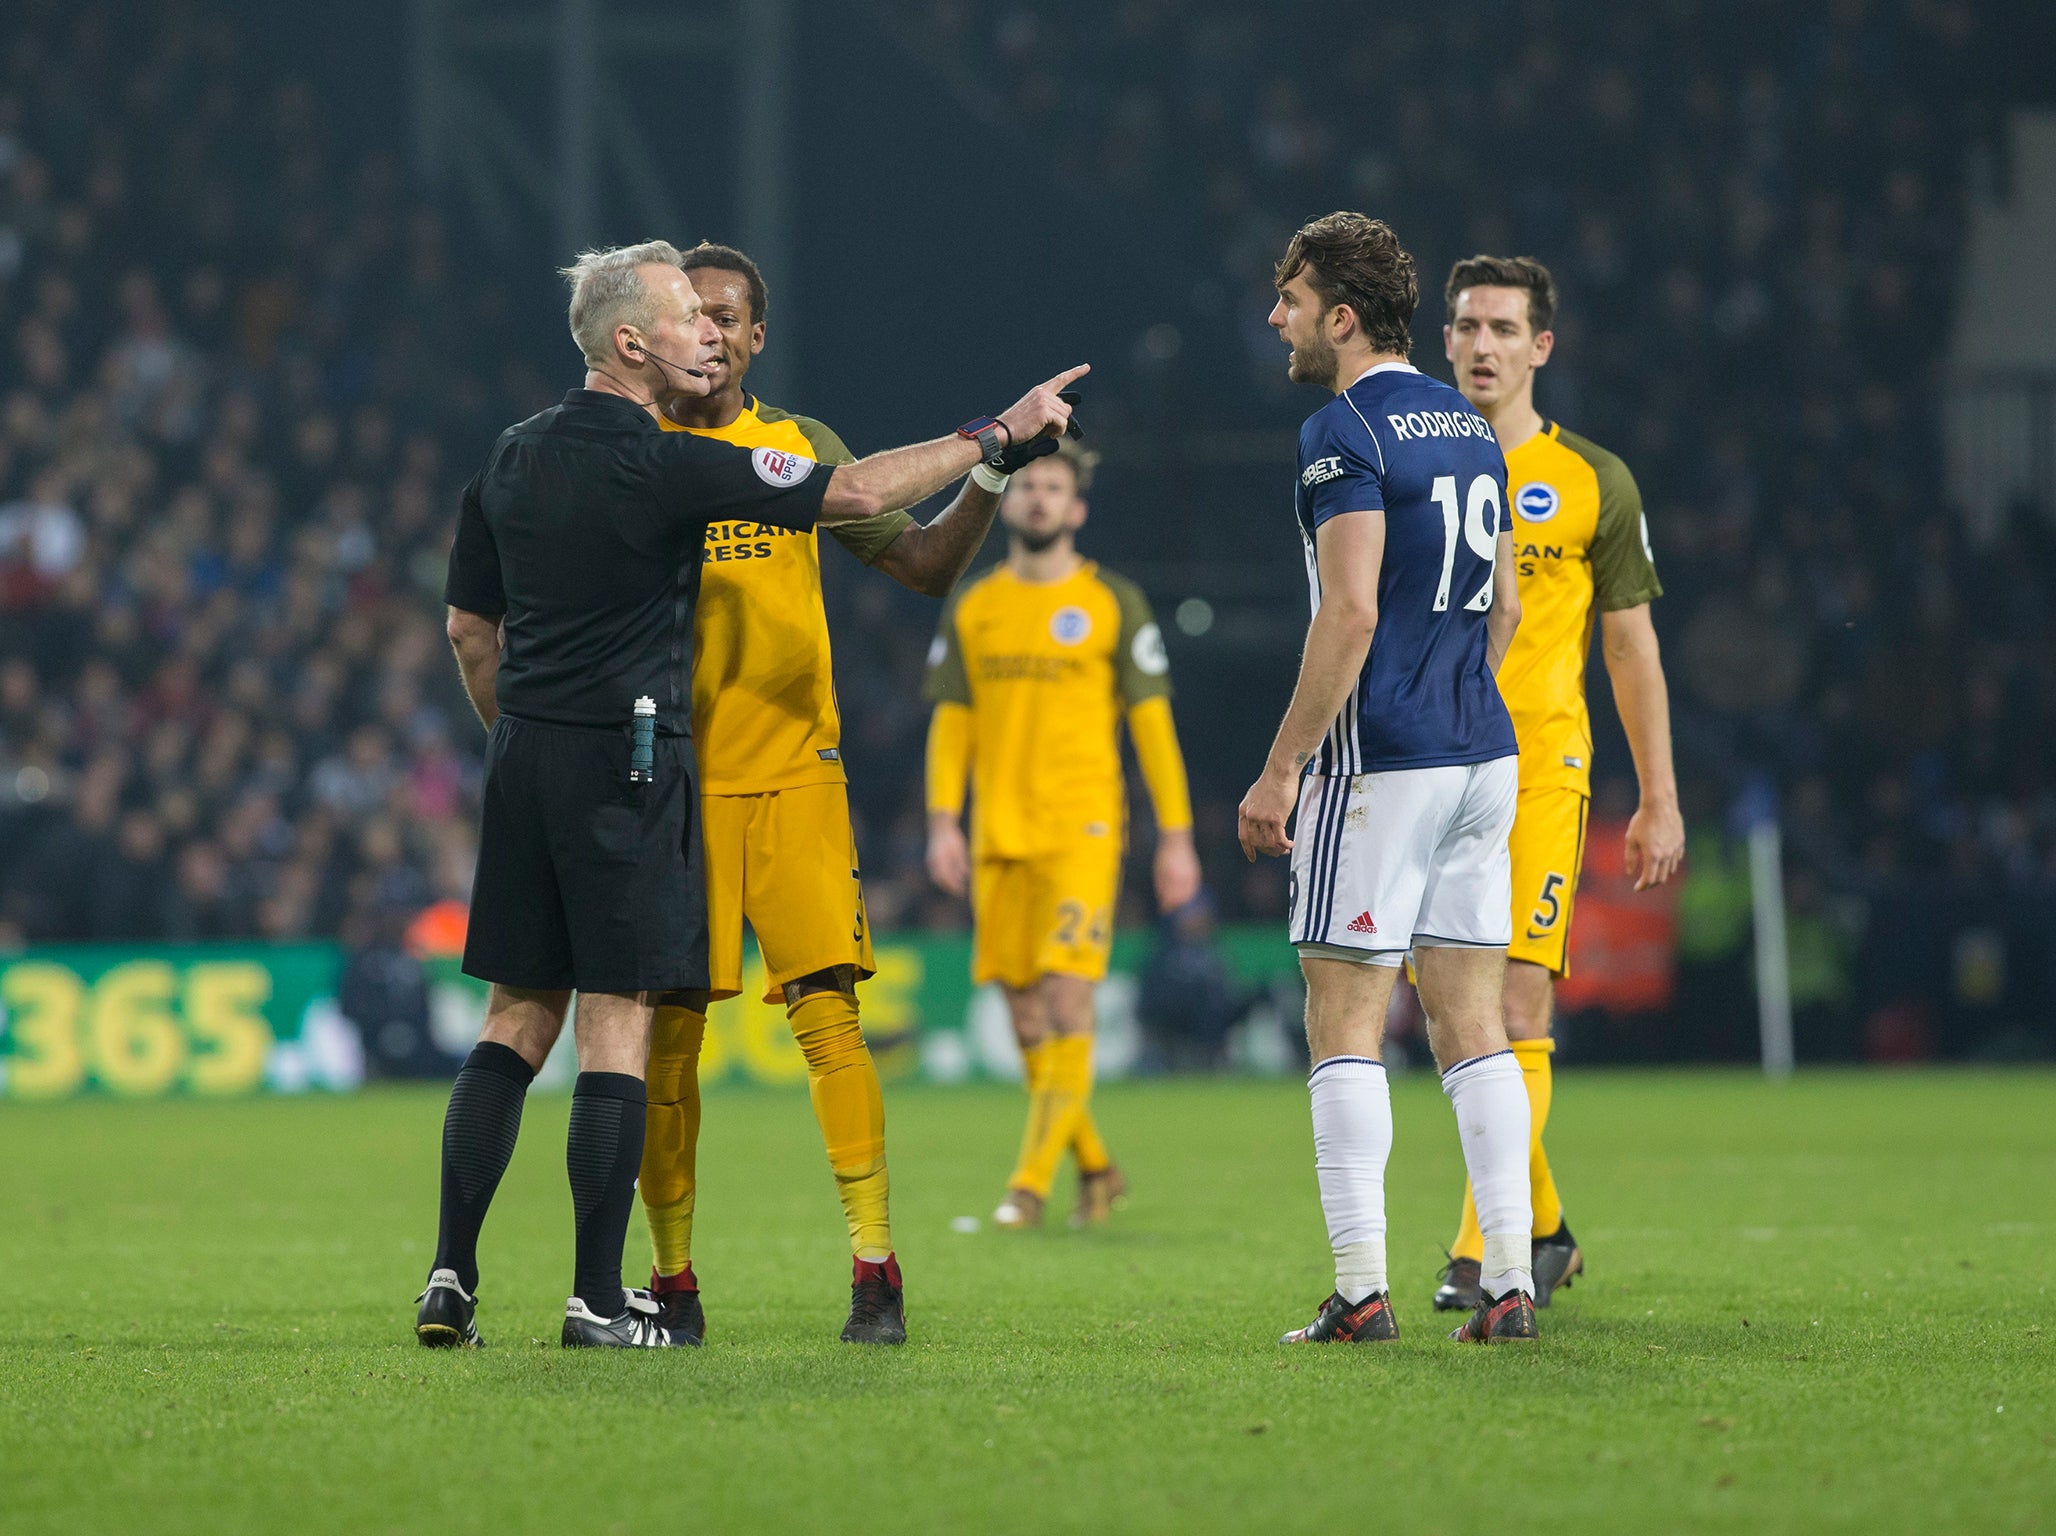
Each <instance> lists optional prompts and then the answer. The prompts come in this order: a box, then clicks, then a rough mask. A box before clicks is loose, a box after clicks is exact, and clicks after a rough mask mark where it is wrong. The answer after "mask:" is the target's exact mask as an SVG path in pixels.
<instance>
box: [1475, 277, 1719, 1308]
mask: <svg viewBox="0 0 2056 1536" xmlns="http://www.w3.org/2000/svg"><path fill="white" fill-rule="evenodd" d="M1444 298H1445V299H1446V300H1447V302H1448V306H1449V324H1448V325H1447V326H1445V327H1444V329H1443V332H1442V335H1443V347H1444V350H1445V351H1446V352H1447V353H1448V356H1449V361H1450V362H1451V363H1452V364H1453V365H1454V366H1455V369H1456V387H1457V388H1458V389H1460V390H1462V391H1463V394H1464V398H1465V399H1467V400H1469V401H1470V402H1471V404H1472V405H1474V406H1476V407H1477V408H1478V410H1479V412H1480V413H1481V414H1482V415H1483V416H1484V417H1485V419H1486V420H1487V421H1489V422H1491V423H1492V430H1493V432H1494V433H1495V434H1496V435H1497V437H1498V439H1499V446H1500V449H1501V450H1502V451H1503V452H1504V453H1505V454H1506V477H1507V485H1508V487H1509V502H1508V510H1509V511H1510V512H1511V513H1512V518H1513V539H1514V566H1515V570H1516V571H1517V572H1518V574H1519V576H1520V591H1521V612H1522V615H1523V616H1522V619H1521V629H1520V633H1519V634H1518V635H1517V636H1515V638H1514V642H1513V644H1512V645H1511V646H1510V647H1508V649H1507V653H1506V659H1505V660H1504V661H1503V662H1501V663H1500V666H1499V691H1500V693H1501V694H1503V695H1504V696H1505V699H1506V707H1507V709H1508V710H1509V711H1510V712H1511V713H1512V715H1513V723H1514V734H1515V735H1517V736H1518V737H1519V738H1520V744H1521V770H1520V778H1521V787H1520V798H1519V800H1518V801H1517V802H1516V809H1515V812H1514V820H1513V841H1512V861H1513V945H1512V947H1511V948H1510V949H1509V950H1508V951H1507V967H1506V993H1505V999H1506V1033H1507V1036H1508V1038H1509V1039H1510V1040H1511V1042H1512V1047H1513V1053H1514V1055H1515V1056H1516V1057H1517V1058H1518V1059H1519V1061H1520V1064H1521V1075H1522V1080H1523V1081H1524V1082H1525V1083H1526V1084H1527V1089H1528V1103H1529V1108H1530V1114H1531V1129H1532V1137H1533V1140H1532V1144H1531V1146H1530V1148H1529V1155H1528V1170H1529V1179H1530V1181H1531V1183H1530V1189H1531V1197H1532V1199H1533V1203H1534V1213H1535V1231H1534V1236H1535V1305H1536V1306H1538V1307H1546V1306H1548V1305H1549V1297H1550V1293H1551V1292H1552V1291H1553V1290H1555V1288H1556V1287H1557V1286H1559V1285H1564V1286H1568V1285H1569V1284H1570V1281H1571V1277H1572V1276H1573V1275H1576V1274H1578V1273H1579V1272H1580V1271H1581V1270H1582V1269H1583V1268H1584V1262H1585V1261H1584V1255H1583V1254H1582V1253H1581V1252H1580V1251H1579V1249H1578V1245H1577V1241H1576V1239H1574V1238H1573V1237H1572V1236H1571V1229H1570V1225H1569V1223H1567V1222H1566V1221H1565V1220H1564V1216H1563V1199H1562V1197H1561V1196H1560V1195H1559V1194H1558V1193H1557V1189H1556V1179H1555V1177H1554V1176H1553V1175H1552V1174H1551V1172H1550V1168H1549V1158H1548V1156H1547V1155H1546V1154H1545V1153H1544V1152H1543V1150H1542V1128H1543V1126H1544V1125H1546V1124H1548V1121H1549V1101H1550V1097H1551V1082H1550V1070H1549V1061H1550V1053H1551V1052H1552V1051H1553V1050H1554V1049H1555V1042H1554V1041H1553V1040H1551V1039H1550V1038H1549V1034H1550V1026H1551V1024H1552V1023H1553V1017H1552V1015H1553V1007H1552V1003H1553V1000H1554V987H1555V980H1556V978H1557V977H1559V976H1562V975H1564V974H1565V973H1566V972H1567V971H1568V970H1569V968H1570V963H1569V954H1570V929H1571V901H1572V898H1573V897H1574V896H1576V894H1577V889H1578V866H1579V864H1580V863H1582V862H1583V859H1584V853H1585V808H1586V804H1587V802H1588V799H1589V797H1590V793H1591V772H1592V766H1591V765H1592V721H1591V717H1590V715H1589V714H1588V713H1587V711H1586V707H1585V653H1586V649H1587V647H1588V646H1589V645H1590V643H1591V638H1592V613H1593V610H1594V609H1595V608H1596V609H1597V610H1598V612H1599V637H1600V649H1601V653H1602V654H1603V655H1604V656H1605V657H1606V671H1607V675H1608V677H1609V678H1611V679H1612V682H1613V696H1614V702H1615V703H1616V704H1617V705H1618V706H1619V708H1620V717H1621V724H1622V726H1623V727H1625V729H1626V731H1627V737H1628V746H1629V748H1630V749H1631V750H1632V751H1633V753H1634V757H1635V772H1636V776H1637V777H1638V778H1639V779H1640V781H1641V789H1642V803H1641V806H1640V807H1639V808H1638V809H1637V810H1636V812H1635V815H1634V819H1633V820H1631V821H1630V822H1629V823H1628V840H1627V871H1628V873H1629V874H1630V875H1631V876H1633V877H1634V880H1635V889H1636V890H1638V891H1639V890H1647V889H1648V888H1649V887H1651V886H1655V885H1661V884H1663V882H1664V881H1666V880H1668V879H1669V878H1670V877H1671V874H1672V872H1673V871H1675V870H1676V869H1677V867H1678V861H1679V860H1680V859H1681V858H1682V857H1683V855H1684V851H1685V823H1684V820H1683V818H1682V817H1681V816H1680V815H1679V814H1678V787H1677V779H1676V777H1675V775H1674V774H1673V773H1672V771H1671V741H1670V699H1669V694H1668V693H1667V691H1666V690H1665V687H1664V680H1663V659H1662V656H1661V655H1660V654H1659V652H1658V649H1657V644H1656V630H1655V627H1654V626H1653V625H1652V624H1651V623H1650V621H1649V603H1650V600H1651V599H1652V598H1655V597H1657V596H1658V595H1660V594H1661V593H1662V591H1663V586H1662V584H1661V583H1660V582H1658V581H1657V579H1656V567H1655V564H1654V563H1653V562H1652V560H1651V558H1650V553H1649V527H1648V523H1647V521H1646V519H1645V518H1644V517H1643V514H1642V494H1641V492H1640V491H1638V490H1637V489H1636V488H1635V478H1634V476H1632V475H1630V474H1629V473H1628V467H1627V466H1626V465H1625V464H1623V463H1621V461H1620V460H1619V459H1617V458H1615V457H1614V456H1613V455H1612V454H1610V453H1608V452H1607V451H1606V450H1605V449H1604V448H1601V447H1600V446H1599V445H1598V444H1596V443H1593V442H1590V441H1588V440H1587V439H1585V438H1582V437H1579V436H1578V435H1577V434H1576V433H1575V432H1567V431H1565V430H1564V429H1563V428H1562V427H1560V426H1558V425H1557V424H1556V423H1555V422H1553V421H1547V420H1545V419H1544V418H1543V417H1542V414H1541V413H1540V412H1539V411H1537V410H1536V409H1535V371H1536V370H1537V369H1539V368H1540V367H1542V365H1543V364H1544V363H1546V362H1548V361H1549V354H1550V349H1551V348H1552V346H1553V345H1554V343H1555V339H1556V338H1555V336H1554V335H1553V334H1552V333H1551V331H1550V329H1549V326H1550V322H1551V320H1552V318H1553V317H1554V315H1555V310H1556V285H1555V283H1553V282H1552V281H1551V280H1550V276H1549V269H1548V268H1546V267H1544V266H1543V265H1542V264H1541V263H1540V262H1538V261H1534V260H1532V259H1530V258H1528V257H1526V256H1516V257H1501V256H1473V257H1471V258H1470V259H1469V260H1468V261H1460V262H1458V263H1457V264H1456V265H1455V266H1454V267H1452V268H1451V269H1450V273H1449V282H1448V284H1447V285H1446V286H1445V288H1444ZM1482 1249H1483V1245H1482V1239H1481V1236H1480V1234H1479V1231H1478V1216H1477V1209H1476V1205H1475V1203H1474V1201H1473V1199H1472V1197H1471V1193H1470V1191H1469V1190H1465V1192H1464V1207H1463V1218H1462V1221H1461V1222H1460V1224H1459V1226H1458V1229H1457V1234H1456V1241H1455V1243H1454V1244H1452V1245H1451V1247H1450V1250H1449V1264H1448V1267H1447V1268H1446V1269H1445V1270H1444V1272H1443V1277H1442V1286H1441V1288H1440V1289H1439V1290H1437V1291H1436V1292H1435V1305H1436V1306H1437V1307H1438V1308H1441V1309H1443V1310H1445V1311H1449V1310H1460V1309H1463V1308H1468V1307H1471V1306H1474V1305H1476V1302H1477V1291H1478V1261H1479V1258H1480V1256H1481V1254H1482Z"/></svg>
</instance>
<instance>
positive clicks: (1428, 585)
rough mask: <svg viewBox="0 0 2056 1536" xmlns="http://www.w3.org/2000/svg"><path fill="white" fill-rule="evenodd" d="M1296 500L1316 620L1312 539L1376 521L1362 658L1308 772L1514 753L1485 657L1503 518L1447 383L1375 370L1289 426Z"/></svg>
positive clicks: (1490, 452) (1471, 418)
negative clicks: (1375, 514) (1375, 516)
mask: <svg viewBox="0 0 2056 1536" xmlns="http://www.w3.org/2000/svg"><path fill="white" fill-rule="evenodd" d="M1295 503H1296V510H1297V512H1298V517H1299V532H1300V537H1301V539H1302V540H1304V541H1305V544H1306V573H1307V582H1308V585H1309V587H1310V588H1311V595H1312V599H1313V606H1314V610H1315V611H1316V612H1318V611H1319V610H1320V606H1321V578H1320V570H1319V567H1318V565H1317V564H1316V562H1315V558H1314V534H1315V531H1316V530H1317V529H1319V527H1320V526H1321V524H1323V523H1325V522H1326V521H1328V519H1329V518H1331V517H1341V516H1345V515H1347V514H1349V513H1352V512H1369V511H1383V512H1384V514H1385V558H1384V564H1383V566H1382V568H1381V569H1380V571H1379V573H1378V628H1377V632H1376V633H1375V634H1374V635H1373V637H1372V639H1371V653H1370V655H1369V656H1368V657H1367V658H1366V659H1365V661H1364V668H1363V672H1362V673H1361V674H1360V675H1359V676H1358V678H1357V680H1356V686H1355V687H1354V688H1353V689H1352V690H1351V691H1350V695H1349V702H1348V703H1347V704H1345V705H1344V706H1343V709H1342V712H1341V714H1339V715H1338V716H1336V719H1335V723H1334V725H1333V726H1331V727H1330V728H1329V731H1328V734H1327V736H1326V738H1325V739H1324V740H1323V741H1322V743H1321V749H1320V751H1319V753H1318V754H1317V755H1316V756H1315V758H1314V761H1313V762H1312V764H1310V765H1309V767H1308V772H1310V773H1321V774H1356V773H1375V772H1382V771H1384V770H1386V769H1392V768H1439V767H1444V766H1447V765H1450V764H1456V763H1482V762H1489V761H1490V760H1492V759H1493V758H1498V757H1511V756H1512V755H1513V754H1514V751H1515V746H1514V735H1513V721H1512V720H1511V718H1509V716H1508V715H1507V712H1506V705H1505V703H1504V701H1502V700H1501V698H1500V697H1499V684H1498V683H1497V681H1495V680H1494V678H1493V676H1492V671H1491V669H1490V668H1489V667H1488V666H1487V665H1486V657H1485V643H1486V631H1485V620H1486V615H1487V613H1488V612H1489V611H1490V609H1491V607H1492V567H1493V563H1494V559H1495V557H1496V556H1497V554H1498V548H1499V530H1500V529H1501V527H1503V526H1504V525H1505V516H1506V514H1505V507H1506V460H1505V458H1504V457H1503V456H1502V455H1501V454H1500V451H1499V443H1498V440H1497V439H1496V438H1494V437H1493V435H1492V427H1491V424H1490V423H1489V422H1487V421H1486V420H1485V418H1484V417H1483V416H1480V415H1479V414H1478V413H1477V412H1476V411H1475V410H1473V409H1472V408H1471V404H1470V402H1469V401H1467V400H1465V399H1464V397H1463V396H1462V395H1461V394H1459V393H1458V392H1457V391H1456V390H1454V389H1452V388H1450V386H1448V385H1447V384H1444V383H1441V382H1440V381H1438V380H1435V379H1431V378H1429V377H1428V376H1427V375H1426V374H1423V373H1421V372H1420V371H1419V370H1418V369H1416V368H1413V367H1411V366H1409V365H1408V364H1405V363H1381V364H1379V365H1378V366H1377V367H1375V368H1373V369H1371V370H1370V371H1369V372H1367V373H1366V374H1364V376H1363V377H1362V378H1360V379H1358V380H1357V381H1356V382H1355V383H1354V384H1352V385H1350V386H1349V388H1348V389H1346V390H1344V391H1343V392H1342V393H1341V394H1339V395H1337V396H1336V397H1335V398H1334V399H1333V400H1331V401H1329V402H1328V404H1326V405H1324V406H1322V407H1321V408H1320V409H1319V410H1318V411H1316V412H1314V414H1313V415H1312V416H1311V417H1309V418H1308V419H1307V422H1306V425H1305V426H1304V427H1302V428H1301V429H1300V433H1299V486H1298V490H1297V492H1296V494H1295Z"/></svg>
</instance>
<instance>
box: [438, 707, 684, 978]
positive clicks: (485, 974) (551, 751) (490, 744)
mask: <svg viewBox="0 0 2056 1536" xmlns="http://www.w3.org/2000/svg"><path fill="white" fill-rule="evenodd" d="M628 753H629V737H628V728H627V727H626V726H624V727H622V728H621V729H620V730H618V731H607V730H585V729H580V728H578V727H575V726H562V725H543V724H541V723H539V722H537V721H534V720H517V719H514V718H513V717H512V716H509V715H501V716H500V717H499V719H498V720H496V721H494V722H493V729H492V734H491V736H490V737H489V738H488V740H487V742H486V752H485V792H484V799H485V814H484V817H483V822H482V825H481V826H480V829H479V837H478V877H477V879H476V881H475V882H474V884H473V887H472V892H471V926H470V930H469V932H468V933H467V934H466V935H465V939H464V970H465V972H466V974H468V975H472V976H476V977H478V978H480V979H481V980H483V981H497V982H499V983H501V984H502V985H503V986H509V987H531V988H535V989H537V990H550V991H555V990H561V989H564V988H576V989H577V990H578V991H580V992H647V991H658V990H665V989H670V988H703V987H705V986H706V985H707V890H706V879H705V876H704V874H703V873H702V866H701V853H700V815H699V790H698V786H697V785H696V784H695V783H694V765H693V754H692V743H691V742H690V741H689V740H687V739H685V738H683V737H676V736H660V737H658V738H657V750H656V777H655V779H654V781H653V782H651V783H648V784H631V783H630V782H629V781H628Z"/></svg>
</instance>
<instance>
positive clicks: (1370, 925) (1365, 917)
mask: <svg viewBox="0 0 2056 1536" xmlns="http://www.w3.org/2000/svg"><path fill="white" fill-rule="evenodd" d="M1349 931H1350V932H1351V933H1376V932H1377V931H1378V925H1377V924H1376V923H1374V922H1372V921H1371V914H1370V913H1368V912H1359V913H1357V915H1356V916H1355V917H1353V918H1351V919H1350V920H1349Z"/></svg>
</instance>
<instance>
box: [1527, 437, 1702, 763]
mask: <svg viewBox="0 0 2056 1536" xmlns="http://www.w3.org/2000/svg"><path fill="white" fill-rule="evenodd" d="M1506 485H1507V496H1508V500H1509V501H1510V502H1511V503H1512V510H1513V552H1514V563H1515V567H1516V570H1517V571H1518V573H1519V576H1520V592H1521V625H1520V628H1519V629H1518V630H1517V631H1515V633H1514V637H1513V644H1512V645H1510V646H1509V647H1508V648H1507V652H1506V656H1505V658H1504V659H1503V660H1502V661H1501V662H1500V664H1499V692H1500V694H1501V695H1502V696H1503V697H1504V698H1505V700H1506V708H1507V712H1508V713H1509V714H1511V715H1512V716H1513V729H1514V735H1515V737H1516V738H1518V740H1519V742H1520V749H1521V766H1520V778H1521V788H1522V789H1523V790H1531V789H1557V788H1563V789H1575V790H1577V791H1578V792H1579V793H1580V794H1589V793H1590V792H1591V783H1592V777H1591V776H1592V717H1591V714H1590V712H1589V711H1588V710H1587V708H1586V704H1585V656H1586V652H1587V651H1588V649H1589V648H1590V645H1591V641H1592V623H1593V614H1594V611H1595V605H1596V608H1597V610H1598V611H1601V612H1614V611H1616V610H1618V609H1622V608H1633V607H1635V606H1636V605H1637V604H1640V603H1646V602H1648V601H1649V600H1650V599H1652V598H1655V597H1658V596H1661V595H1662V593H1663V584H1662V583H1661V582H1659V581H1658V580H1657V579H1656V564H1655V561H1654V559H1653V558H1652V557H1651V554H1650V550H1649V523H1648V519H1647V518H1646V517H1645V516H1644V514H1643V511H1642V493H1641V492H1640V491H1639V490H1637V489H1636V487H1635V477H1634V476H1633V475H1631V474H1629V473H1628V467H1627V465H1625V464H1623V463H1622V462H1621V461H1620V460H1619V459H1617V458H1616V457H1614V455H1612V454H1610V453H1608V452H1607V451H1606V450H1605V449H1604V448H1601V447H1600V446H1598V444H1596V443H1593V442H1590V441H1588V440H1587V439H1585V438H1582V437H1579V436H1578V435H1577V434H1576V433H1574V432H1566V431H1564V430H1563V428H1562V427H1560V426H1558V425H1557V424H1556V423H1555V422H1547V423H1545V424H1544V425H1543V428H1542V430H1541V431H1540V432H1538V433H1536V434H1535V435H1534V436H1533V437H1531V438H1529V439H1528V440H1527V441H1526V442H1525V443H1522V444H1521V445H1520V446H1519V447H1518V448H1516V449H1514V450H1513V451H1512V452H1511V453H1509V454H1507V456H1506Z"/></svg>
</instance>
